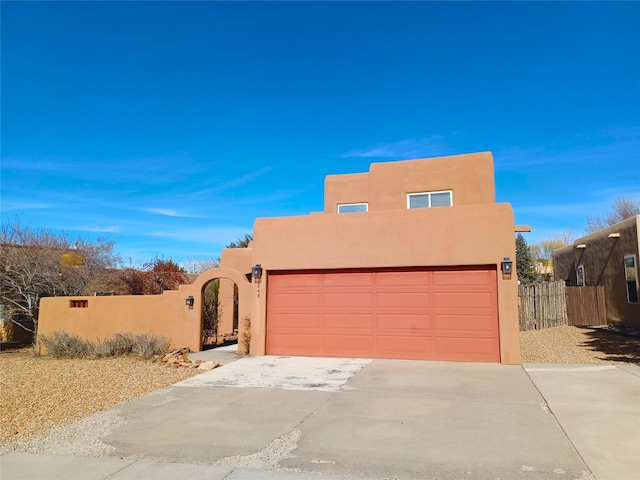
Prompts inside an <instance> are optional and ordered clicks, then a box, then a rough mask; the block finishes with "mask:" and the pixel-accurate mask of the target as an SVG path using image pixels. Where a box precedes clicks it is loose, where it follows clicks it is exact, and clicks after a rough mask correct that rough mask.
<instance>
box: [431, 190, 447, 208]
mask: <svg viewBox="0 0 640 480" xmlns="http://www.w3.org/2000/svg"><path fill="white" fill-rule="evenodd" d="M450 206H451V192H440V193H432V194H431V207H432V208H433V207H450Z"/></svg>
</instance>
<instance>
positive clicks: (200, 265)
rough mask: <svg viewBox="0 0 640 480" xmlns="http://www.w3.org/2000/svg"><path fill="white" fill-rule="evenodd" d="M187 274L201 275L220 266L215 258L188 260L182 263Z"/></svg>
mask: <svg viewBox="0 0 640 480" xmlns="http://www.w3.org/2000/svg"><path fill="white" fill-rule="evenodd" d="M182 265H183V267H184V269H185V270H186V271H187V273H202V272H205V271H207V270H210V269H212V268H216V267H219V266H220V261H219V260H218V259H216V258H204V259H203V258H198V257H194V258H188V259H187V260H185V261H183V262H182Z"/></svg>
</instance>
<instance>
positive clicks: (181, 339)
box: [38, 268, 252, 352]
mask: <svg viewBox="0 0 640 480" xmlns="http://www.w3.org/2000/svg"><path fill="white" fill-rule="evenodd" d="M214 278H229V279H231V280H233V281H234V282H236V283H237V284H238V288H239V293H240V299H241V302H240V315H241V316H243V315H249V314H250V310H251V304H250V300H249V299H250V298H251V297H252V293H251V292H252V285H251V284H250V283H249V282H248V281H247V279H246V278H245V277H244V276H243V275H242V274H240V273H239V272H237V271H235V270H232V269H229V268H215V269H212V270H208V271H206V272H204V273H202V274H201V275H200V276H199V277H198V278H197V279H196V280H195V281H194V282H193V283H192V284H189V285H181V286H180V288H179V289H178V290H169V291H165V292H164V293H163V294H162V295H119V296H113V297H48V298H43V299H41V300H40V313H39V319H38V335H43V334H47V333H51V332H52V331H54V330H65V331H67V332H70V333H73V334H75V335H78V336H81V337H84V338H87V339H89V340H96V339H106V338H109V337H110V336H112V335H113V334H114V333H118V332H132V333H146V332H152V333H156V334H159V335H163V336H165V337H167V338H169V340H170V342H171V345H172V347H185V346H186V347H189V348H190V349H191V350H193V351H195V352H198V351H200V350H201V348H202V337H201V335H202V300H203V295H202V291H203V288H204V286H205V285H206V284H207V283H209V282H210V281H211V280H213V279H214ZM190 295H191V296H193V297H194V301H195V303H194V306H193V308H192V309H189V308H188V307H187V306H186V305H185V298H186V297H188V296H190ZM71 300H86V301H87V302H88V307H87V308H70V301H71ZM243 300H245V301H244V302H243Z"/></svg>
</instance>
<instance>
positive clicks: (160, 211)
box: [142, 208, 207, 218]
mask: <svg viewBox="0 0 640 480" xmlns="http://www.w3.org/2000/svg"><path fill="white" fill-rule="evenodd" d="M142 211H143V212H147V213H153V214H155V215H162V216H165V217H175V218H207V217H205V216H201V215H194V214H191V213H186V212H182V211H180V210H175V209H172V208H143V209H142Z"/></svg>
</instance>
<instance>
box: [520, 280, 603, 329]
mask: <svg viewBox="0 0 640 480" xmlns="http://www.w3.org/2000/svg"><path fill="white" fill-rule="evenodd" d="M518 297H519V299H518V300H519V302H518V305H519V310H520V330H521V331H524V330H537V329H541V328H550V327H558V326H561V325H575V326H578V325H579V326H585V325H603V324H605V323H607V320H606V314H605V306H604V287H602V286H599V287H567V286H565V283H564V281H562V280H559V281H557V282H545V283H538V284H535V285H520V286H519V287H518Z"/></svg>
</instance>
